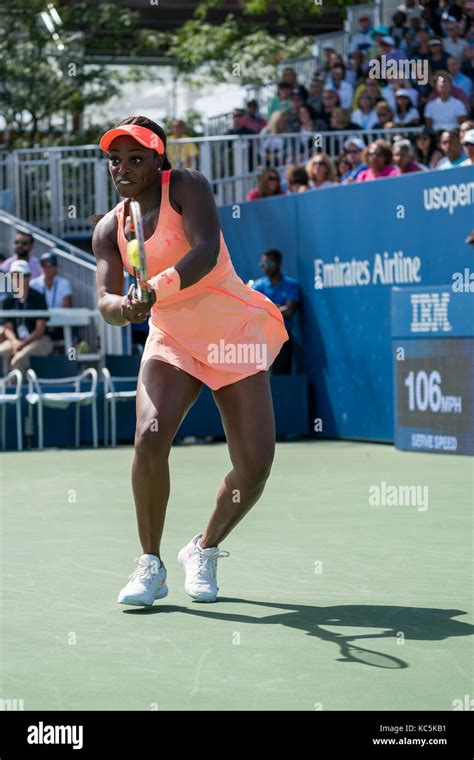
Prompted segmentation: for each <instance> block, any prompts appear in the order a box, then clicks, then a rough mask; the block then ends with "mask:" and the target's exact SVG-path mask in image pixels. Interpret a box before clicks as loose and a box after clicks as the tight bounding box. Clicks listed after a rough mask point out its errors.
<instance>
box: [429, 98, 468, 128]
mask: <svg viewBox="0 0 474 760" xmlns="http://www.w3.org/2000/svg"><path fill="white" fill-rule="evenodd" d="M458 116H466V108H465V106H464V103H463V102H462V101H461V100H459V98H453V96H452V95H451V97H449V98H448V99H447V100H441V98H435V99H434V100H430V102H429V103H428V104H427V106H426V108H425V117H426V118H427V119H433V129H434V130H435V132H438V131H439V130H441V129H455V127H458V126H459V122H458Z"/></svg>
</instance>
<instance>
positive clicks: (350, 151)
mask: <svg viewBox="0 0 474 760" xmlns="http://www.w3.org/2000/svg"><path fill="white" fill-rule="evenodd" d="M347 153H360V148H348V150H347Z"/></svg>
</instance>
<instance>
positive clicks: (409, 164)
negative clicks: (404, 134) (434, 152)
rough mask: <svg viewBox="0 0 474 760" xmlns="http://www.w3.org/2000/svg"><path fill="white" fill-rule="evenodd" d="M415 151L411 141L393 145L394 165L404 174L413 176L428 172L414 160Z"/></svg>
mask: <svg viewBox="0 0 474 760" xmlns="http://www.w3.org/2000/svg"><path fill="white" fill-rule="evenodd" d="M413 156H414V151H413V145H412V144H411V142H410V140H397V141H396V142H395V143H394V145H393V163H394V164H395V166H398V168H399V169H400V172H401V173H402V174H411V173H412V172H421V171H426V169H425V167H424V166H421V165H420V164H418V163H417V162H416V161H414V160H413Z"/></svg>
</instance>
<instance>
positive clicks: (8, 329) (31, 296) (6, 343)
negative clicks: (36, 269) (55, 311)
mask: <svg viewBox="0 0 474 760" xmlns="http://www.w3.org/2000/svg"><path fill="white" fill-rule="evenodd" d="M10 272H11V273H15V272H16V273H18V274H20V275H22V286H23V287H22V288H21V289H20V290H19V291H18V292H16V293H12V294H11V295H8V296H6V298H5V299H4V300H3V303H2V309H3V310H4V311H12V310H22V311H33V310H38V311H40V310H41V311H46V310H47V305H46V300H45V297H44V296H43V295H42V294H41V293H38V291H37V290H34V289H33V288H30V276H31V269H30V265H29V263H28V262H27V261H22V260H19V261H14V262H13V263H12V265H11V268H10ZM46 321H47V320H46V319H44V318H43V319H37V318H36V317H23V318H22V317H11V318H9V317H6V318H3V320H2V322H3V330H2V332H1V334H0V356H1V358H2V361H3V374H4V375H6V374H8V372H9V371H10V370H11V369H18V370H20V372H22V373H25V372H26V370H27V369H28V368H29V366H30V356H49V355H50V354H51V353H52V351H53V343H52V341H51V338H50V337H49V335H46V334H45V328H46Z"/></svg>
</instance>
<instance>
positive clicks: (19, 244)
mask: <svg viewBox="0 0 474 760" xmlns="http://www.w3.org/2000/svg"><path fill="white" fill-rule="evenodd" d="M34 243H35V239H34V237H33V235H30V233H29V232H17V233H16V235H15V242H14V251H15V253H14V254H13V256H10V257H9V258H8V259H6V260H5V261H4V262H3V263H2V272H10V271H11V266H12V264H13V263H14V262H15V261H26V263H27V264H28V267H29V270H30V272H31V274H32V276H33V277H39V276H40V274H41V266H40V263H39V259H38V258H36V256H33V255H32V254H31V250H32V248H33V246H34Z"/></svg>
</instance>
